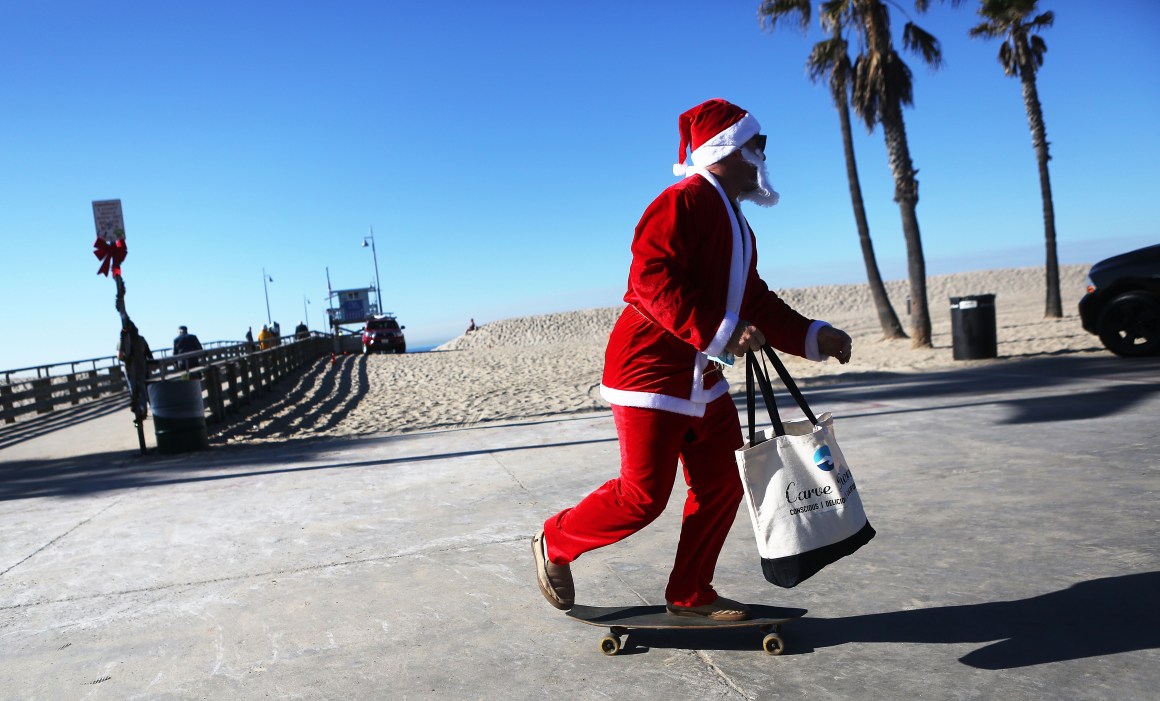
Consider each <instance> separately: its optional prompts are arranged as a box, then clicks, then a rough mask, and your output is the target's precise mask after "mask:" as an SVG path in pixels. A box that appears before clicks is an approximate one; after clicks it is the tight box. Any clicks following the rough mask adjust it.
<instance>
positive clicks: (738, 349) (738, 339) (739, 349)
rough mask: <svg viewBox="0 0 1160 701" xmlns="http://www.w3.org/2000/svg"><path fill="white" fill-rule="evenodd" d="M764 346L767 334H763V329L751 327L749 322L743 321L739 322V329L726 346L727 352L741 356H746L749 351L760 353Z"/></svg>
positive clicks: (735, 330)
mask: <svg viewBox="0 0 1160 701" xmlns="http://www.w3.org/2000/svg"><path fill="white" fill-rule="evenodd" d="M764 345H765V334H763V333H761V329H759V328H757V327H756V326H750V325H749V322H748V321H746V320H744V319H741V320H739V321H738V322H737V328H735V329H733V335H732V336H731V337H730V338H729V343H727V344H726V345H725V350H727V351H729V352H730V353H732V354H733V355H739V356H740V355H745V351H747V350H755V351H759V350H761V348H762V346H764Z"/></svg>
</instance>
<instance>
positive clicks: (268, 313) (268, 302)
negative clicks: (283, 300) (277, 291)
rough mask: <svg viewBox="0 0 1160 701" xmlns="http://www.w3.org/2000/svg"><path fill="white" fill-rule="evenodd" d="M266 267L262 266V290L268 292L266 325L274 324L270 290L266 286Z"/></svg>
mask: <svg viewBox="0 0 1160 701" xmlns="http://www.w3.org/2000/svg"><path fill="white" fill-rule="evenodd" d="M267 277H268V276H267V275H266V269H265V268H262V292H265V293H266V326H270V325H272V324H273V323H274V322H273V321H271V320H270V290H269V289H267V288H266V278H267Z"/></svg>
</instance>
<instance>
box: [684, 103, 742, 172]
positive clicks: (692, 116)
mask: <svg viewBox="0 0 1160 701" xmlns="http://www.w3.org/2000/svg"><path fill="white" fill-rule="evenodd" d="M678 128H679V129H680V131H681V148H680V151H678V152H677V164H676V165H674V166H673V175H685V173H686V172H687V171H688V169H689V166H690V165H693V166H701V167H704V166H707V165H712V164H713V163H716V162H717V161H719V160H721V159H722V158H724V157H726V156H728V155H729V154H731V153H733V152H734V151H736V150H738V149H740V148H741V146H742V145H744V144H745V142H746V141H749V140H750V139H752V138H753V137H755V136H757V134H758V133H759V132H760V131H761V125H760V124H758V123H757V120H756V119H754V118H753V115H751V114H749V113H748V112H746V111H745V110H743V109H741V108H740V107H738V106H737V105H734V104H731V103H729V102H726V101H725V100H722V99H720V98H713V99H712V100H708V101H706V102H702V103H701V104H699V105H697V106H696V107H694V108H693V109H691V110H689V111H688V112H685V113H684V114H682V115H681V118H680V120H679V121H678ZM689 148H692V150H693V151H692V153H691V154H689V158H688V165H686V161H685V151H686V150H687V149H689Z"/></svg>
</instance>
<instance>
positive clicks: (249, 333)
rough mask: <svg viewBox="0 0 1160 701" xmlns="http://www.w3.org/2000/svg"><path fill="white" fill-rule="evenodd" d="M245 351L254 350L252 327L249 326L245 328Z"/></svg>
mask: <svg viewBox="0 0 1160 701" xmlns="http://www.w3.org/2000/svg"><path fill="white" fill-rule="evenodd" d="M246 352H247V353H253V352H254V327H253V326H250V327H248V328H247V329H246Z"/></svg>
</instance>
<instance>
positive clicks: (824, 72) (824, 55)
mask: <svg viewBox="0 0 1160 701" xmlns="http://www.w3.org/2000/svg"><path fill="white" fill-rule="evenodd" d="M843 59H846V60H847V61H849V58H847V57H846V42H845V41H844V40H842V39H840V38H834V39H826V40H825V41H819V42H818V43H816V44H814V48H813V49H811V50H810V56H809V58H807V59H806V70H807V71H808V72H809V75H810V80H812V81H814V82H815V83H816V82H818V81H819V80H821V79H822V78H825V77H826V76H828V75H830V74H831V73H832V72H833V71H834V69H835V68H836V67H837V66H838V64H839V63H841V61H842V60H843Z"/></svg>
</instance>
